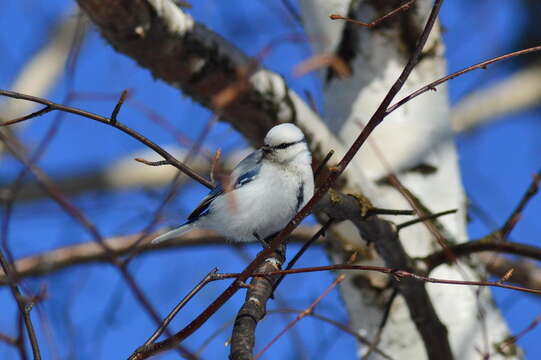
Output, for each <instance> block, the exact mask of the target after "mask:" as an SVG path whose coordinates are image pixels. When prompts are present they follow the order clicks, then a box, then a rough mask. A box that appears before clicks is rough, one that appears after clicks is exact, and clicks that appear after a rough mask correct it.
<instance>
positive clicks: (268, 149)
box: [261, 145, 272, 154]
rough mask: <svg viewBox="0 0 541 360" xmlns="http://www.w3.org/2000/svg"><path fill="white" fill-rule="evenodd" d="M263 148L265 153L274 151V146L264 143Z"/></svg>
mask: <svg viewBox="0 0 541 360" xmlns="http://www.w3.org/2000/svg"><path fill="white" fill-rule="evenodd" d="M261 150H263V154H270V153H271V152H272V148H271V147H270V146H266V145H263V146H262V147H261Z"/></svg>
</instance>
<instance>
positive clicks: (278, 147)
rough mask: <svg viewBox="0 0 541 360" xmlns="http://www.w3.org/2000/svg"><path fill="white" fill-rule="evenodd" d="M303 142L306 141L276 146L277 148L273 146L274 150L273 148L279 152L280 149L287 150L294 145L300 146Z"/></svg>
mask: <svg viewBox="0 0 541 360" xmlns="http://www.w3.org/2000/svg"><path fill="white" fill-rule="evenodd" d="M303 141H304V139H301V140H299V141H293V142H289V143H282V144H278V145H275V146H273V147H272V148H273V149H276V150H279V149H287V148H288V147H290V146H293V145H296V144H300V143H301V142H303Z"/></svg>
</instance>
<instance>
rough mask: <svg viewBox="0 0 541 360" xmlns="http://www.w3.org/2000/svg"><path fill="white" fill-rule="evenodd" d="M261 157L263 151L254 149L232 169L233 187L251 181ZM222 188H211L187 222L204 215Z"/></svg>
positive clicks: (220, 193) (257, 170) (259, 165)
mask: <svg viewBox="0 0 541 360" xmlns="http://www.w3.org/2000/svg"><path fill="white" fill-rule="evenodd" d="M262 159H263V153H262V151H261V150H257V151H254V152H253V153H251V154H250V155H248V156H247V157H245V158H244V159H243V160H242V161H241V162H240V163H238V165H237V166H236V167H235V168H234V169H233V171H232V172H231V176H230V181H231V182H232V183H233V188H234V189H238V188H240V187H241V186H243V185H246V184H248V183H249V182H251V181H253V180H254V179H255V178H256V177H257V175H258V174H259V169H260V168H261V160H262ZM223 193H224V189H223V187H222V185H221V184H218V185H217V186H216V187H215V188H214V189H212V190H211V191H210V192H209V194H208V195H207V196H205V198H204V199H203V200H202V201H201V202H200V203H199V205H198V206H197V207H196V208H195V210H194V211H192V213H191V214H190V215H189V216H188V222H192V221H195V220H197V218H198V217H200V216H204V215H206V214H207V212H208V207H209V206H210V204H211V203H212V201H213V200H214V199H215V198H216V197H218V196H220V195H222V194H223Z"/></svg>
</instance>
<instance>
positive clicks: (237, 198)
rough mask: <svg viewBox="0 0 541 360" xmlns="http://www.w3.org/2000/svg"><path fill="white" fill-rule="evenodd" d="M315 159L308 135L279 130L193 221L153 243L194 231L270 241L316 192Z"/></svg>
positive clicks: (193, 215) (200, 207) (293, 129)
mask: <svg viewBox="0 0 541 360" xmlns="http://www.w3.org/2000/svg"><path fill="white" fill-rule="evenodd" d="M311 164H312V156H311V154H310V151H309V150H308V146H307V144H306V139H305V138H304V134H303V133H302V131H301V130H300V129H299V128H298V127H297V126H295V125H293V124H290V123H286V124H280V125H277V126H274V127H273V128H272V129H270V130H269V132H268V133H267V135H266V136H265V141H264V145H263V146H262V147H261V148H259V149H258V150H256V151H254V152H253V153H251V154H250V155H248V156H247V157H246V158H244V159H243V160H242V161H241V162H240V163H239V164H238V165H237V166H236V167H235V169H233V172H232V173H231V176H230V178H229V184H230V186H227V187H225V186H224V187H222V186H221V185H218V186H217V187H216V188H214V189H213V190H212V191H211V192H210V193H209V194H208V195H207V196H206V197H205V198H204V199H203V200H202V201H201V203H200V204H199V205H198V206H197V208H196V209H195V210H194V211H193V212H192V213H191V214H190V215H189V216H188V220H187V221H186V222H185V223H184V224H183V225H181V226H180V227H178V228H177V229H174V230H171V231H169V232H167V233H165V234H163V235H161V236H159V237H157V238H156V239H154V240H153V241H152V242H153V243H156V242H162V241H166V240H169V239H172V238H176V237H177V236H179V235H182V234H184V233H185V232H188V231H190V230H192V229H196V228H197V229H209V230H214V231H216V232H217V233H219V234H221V235H223V236H225V237H226V238H227V239H229V240H231V241H254V240H258V241H265V240H267V239H269V238H271V237H272V236H274V235H275V234H277V233H278V232H279V231H280V230H282V229H283V228H284V227H285V226H286V225H287V224H288V223H289V221H290V220H291V219H292V218H293V216H295V214H296V213H297V212H298V211H299V210H300V209H301V208H302V207H303V206H304V205H305V204H306V203H307V202H308V200H310V198H311V197H312V195H313V194H314V177H313V176H314V175H313V173H312V165H311Z"/></svg>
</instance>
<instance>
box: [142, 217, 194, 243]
mask: <svg viewBox="0 0 541 360" xmlns="http://www.w3.org/2000/svg"><path fill="white" fill-rule="evenodd" d="M195 227H196V226H195V224H194V223H193V222H191V223H186V224H184V225H181V226H180V227H178V228H176V229H173V230H171V231H168V232H166V233H165V234H162V235H160V236H158V237H157V238H155V239H154V240H152V241H151V243H152V244H157V243H160V242H163V241H167V240H171V239H174V238H176V237H178V236H180V235H182V234H184V233H187V232H188V231H190V230H193V229H194V228H195Z"/></svg>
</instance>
